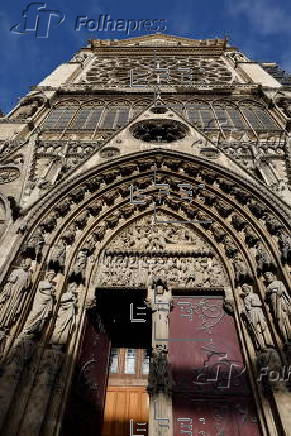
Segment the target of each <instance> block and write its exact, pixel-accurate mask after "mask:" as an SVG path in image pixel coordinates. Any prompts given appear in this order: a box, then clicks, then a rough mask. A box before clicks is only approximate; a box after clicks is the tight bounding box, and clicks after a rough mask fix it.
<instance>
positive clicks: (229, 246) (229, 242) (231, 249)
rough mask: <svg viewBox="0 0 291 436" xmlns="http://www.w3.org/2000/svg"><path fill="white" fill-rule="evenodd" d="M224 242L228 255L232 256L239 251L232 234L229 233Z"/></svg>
mask: <svg viewBox="0 0 291 436" xmlns="http://www.w3.org/2000/svg"><path fill="white" fill-rule="evenodd" d="M223 243H224V248H225V254H226V255H227V257H230V258H231V257H233V256H234V255H235V254H236V253H237V252H238V248H237V247H236V246H235V244H234V240H233V238H231V237H230V236H228V235H227V236H226V237H225V239H224V242H223Z"/></svg>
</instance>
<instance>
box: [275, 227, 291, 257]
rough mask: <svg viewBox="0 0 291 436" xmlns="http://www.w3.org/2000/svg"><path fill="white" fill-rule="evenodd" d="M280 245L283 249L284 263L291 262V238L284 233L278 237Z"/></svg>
mask: <svg viewBox="0 0 291 436" xmlns="http://www.w3.org/2000/svg"><path fill="white" fill-rule="evenodd" d="M278 243H279V247H280V248H281V258H282V262H283V263H290V262H291V236H290V235H289V234H288V233H287V232H285V231H283V232H280V234H279V235H278Z"/></svg>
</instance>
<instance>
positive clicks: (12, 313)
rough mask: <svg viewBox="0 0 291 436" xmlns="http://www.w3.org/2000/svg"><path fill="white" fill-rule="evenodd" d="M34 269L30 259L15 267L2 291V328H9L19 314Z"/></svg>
mask: <svg viewBox="0 0 291 436" xmlns="http://www.w3.org/2000/svg"><path fill="white" fill-rule="evenodd" d="M31 274H32V270H31V268H30V260H28V259H25V260H24V261H23V263H22V266H21V267H19V268H16V269H14V270H13V271H12V272H11V274H10V276H9V277H8V281H7V283H6V284H5V285H4V288H3V289H2V292H1V293H0V328H1V330H2V329H7V328H9V327H10V326H11V325H12V323H13V322H14V321H15V318H16V317H17V315H18V314H19V312H20V310H21V306H22V304H21V303H22V302H23V298H24V293H25V291H26V290H27V289H28V287H29V285H30V280H31Z"/></svg>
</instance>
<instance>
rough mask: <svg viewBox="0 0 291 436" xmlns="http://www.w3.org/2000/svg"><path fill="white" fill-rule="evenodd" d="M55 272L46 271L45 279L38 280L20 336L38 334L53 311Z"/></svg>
mask: <svg viewBox="0 0 291 436" xmlns="http://www.w3.org/2000/svg"><path fill="white" fill-rule="evenodd" d="M54 278H55V272H54V271H48V272H47V273H46V276H45V279H44V280H42V281H40V282H39V284H38V288H37V291H36V294H35V297H34V300H33V305H32V308H31V310H30V312H29V315H28V318H27V320H26V322H25V324H24V327H23V330H22V333H21V336H23V335H24V336H26V335H33V336H36V335H39V334H40V333H41V332H42V330H43V328H44V325H45V323H46V322H47V321H48V319H49V318H50V316H51V314H52V311H53V301H54V300H53V298H54V292H55V285H56V283H55V282H54Z"/></svg>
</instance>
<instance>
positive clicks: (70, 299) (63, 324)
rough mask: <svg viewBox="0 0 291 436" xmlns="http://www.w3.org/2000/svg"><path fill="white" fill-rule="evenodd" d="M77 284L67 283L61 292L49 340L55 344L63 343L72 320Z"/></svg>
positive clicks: (65, 341)
mask: <svg viewBox="0 0 291 436" xmlns="http://www.w3.org/2000/svg"><path fill="white" fill-rule="evenodd" d="M76 289H77V284H76V283H69V284H68V287H67V290H66V291H65V292H64V293H63V294H62V296H61V301H60V306H59V310H58V316H57V320H56V324H55V327H54V331H53V334H52V339H51V342H52V343H53V344H55V345H65V344H66V343H67V339H68V335H69V332H70V330H71V327H72V325H73V322H74V318H75V313H76V301H77V295H76Z"/></svg>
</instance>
